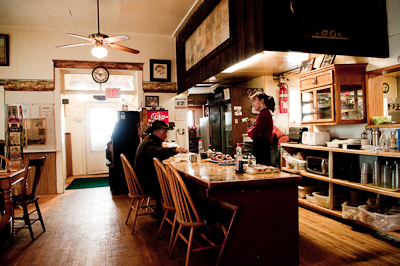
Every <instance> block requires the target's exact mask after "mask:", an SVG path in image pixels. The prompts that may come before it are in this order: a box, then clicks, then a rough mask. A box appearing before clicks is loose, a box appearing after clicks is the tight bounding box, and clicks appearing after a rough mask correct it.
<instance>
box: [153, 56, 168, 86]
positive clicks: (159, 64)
mask: <svg viewBox="0 0 400 266" xmlns="http://www.w3.org/2000/svg"><path fill="white" fill-rule="evenodd" d="M150 81H159V82H171V60H156V59H150Z"/></svg>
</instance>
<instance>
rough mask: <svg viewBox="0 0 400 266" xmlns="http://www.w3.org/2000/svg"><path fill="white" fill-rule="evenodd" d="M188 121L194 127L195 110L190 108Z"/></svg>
mask: <svg viewBox="0 0 400 266" xmlns="http://www.w3.org/2000/svg"><path fill="white" fill-rule="evenodd" d="M187 118H188V119H187V121H188V126H189V127H192V126H194V112H193V110H188V117H187Z"/></svg>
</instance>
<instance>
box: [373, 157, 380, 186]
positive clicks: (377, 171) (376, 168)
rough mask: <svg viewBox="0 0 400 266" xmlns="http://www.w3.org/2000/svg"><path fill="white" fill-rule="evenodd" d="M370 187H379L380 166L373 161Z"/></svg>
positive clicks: (377, 162)
mask: <svg viewBox="0 0 400 266" xmlns="http://www.w3.org/2000/svg"><path fill="white" fill-rule="evenodd" d="M372 185H374V186H377V187H379V186H380V185H381V164H380V162H379V161H374V168H373V171H372Z"/></svg>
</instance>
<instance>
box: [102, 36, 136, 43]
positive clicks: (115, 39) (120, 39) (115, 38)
mask: <svg viewBox="0 0 400 266" xmlns="http://www.w3.org/2000/svg"><path fill="white" fill-rule="evenodd" d="M130 39H131V37H129V36H126V35H121V36H114V37H108V38H105V39H104V41H105V42H119V41H126V40H130Z"/></svg>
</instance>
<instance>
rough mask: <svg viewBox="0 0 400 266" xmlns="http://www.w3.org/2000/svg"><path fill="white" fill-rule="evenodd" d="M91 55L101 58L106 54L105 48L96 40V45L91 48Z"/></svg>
mask: <svg viewBox="0 0 400 266" xmlns="http://www.w3.org/2000/svg"><path fill="white" fill-rule="evenodd" d="M92 55H93V56H95V57H97V58H103V57H105V56H106V55H107V49H106V48H104V47H103V46H102V45H101V43H100V42H96V47H94V48H93V49H92Z"/></svg>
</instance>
